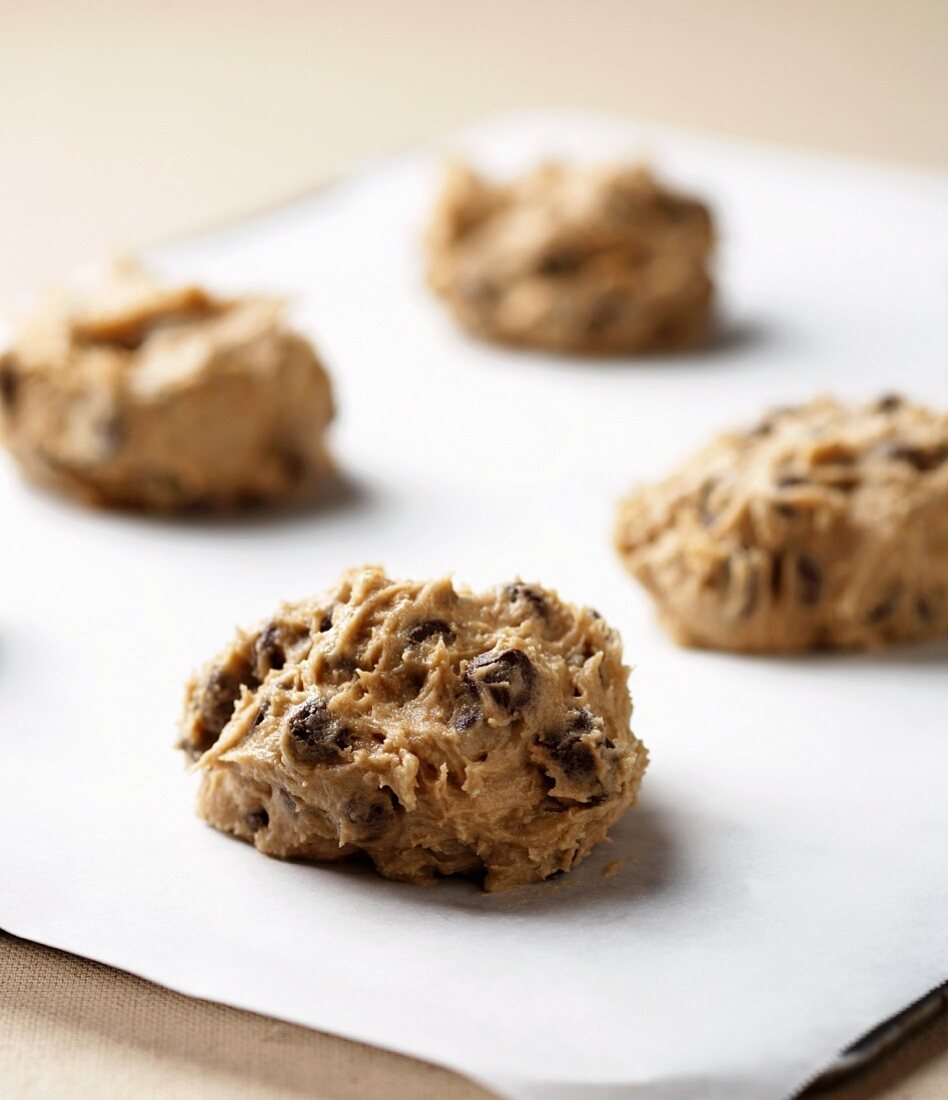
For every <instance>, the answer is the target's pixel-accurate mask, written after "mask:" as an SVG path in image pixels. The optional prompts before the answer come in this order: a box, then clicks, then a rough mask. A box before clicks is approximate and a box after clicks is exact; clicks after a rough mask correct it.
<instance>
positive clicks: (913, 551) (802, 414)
mask: <svg viewBox="0 0 948 1100" xmlns="http://www.w3.org/2000/svg"><path fill="white" fill-rule="evenodd" d="M616 542H617V546H618V550H619V553H620V554H621V556H622V559H623V561H624V562H625V565H626V567H627V568H628V569H629V571H630V572H631V573H632V574H633V575H634V576H636V577H637V578H638V579H639V580H640V581H641V582H642V583H643V584H644V585H645V587H646V588H647V589H648V590H649V591H650V592H651V593H652V595H653V596H654V597H655V599H656V601H657V603H658V607H659V610H660V613H661V617H662V619H663V621H664V623H665V625H666V626H667V627H668V629H669V630H670V631H671V633H672V634H673V635H674V636H675V638H676V639H677V640H678V641H679V642H681V643H683V644H684V645H694V646H708V647H711V648H715V649H732V650H745V651H748V652H773V653H776V652H789V651H793V650H804V649H810V648H824V647H833V648H837V647H838V648H848V647H854V648H869V647H875V646H882V645H887V644H889V643H891V642H903V641H911V640H922V639H926V638H934V637H936V636H938V635H941V634H944V633H946V632H948V416H946V415H944V414H939V413H935V412H932V411H931V410H929V409H925V408H922V407H920V406H918V405H910V404H908V403H907V402H906V401H904V400H903V399H901V398H899V397H897V396H894V395H893V396H889V397H884V398H882V399H880V400H879V401H876V402H875V403H873V404H870V405H866V406H864V407H862V408H852V407H849V406H846V405H843V404H840V403H839V402H837V401H834V400H831V399H830V398H827V397H821V398H818V399H816V400H815V401H812V402H811V403H810V404H808V405H803V406H801V407H799V408H786V409H774V410H773V411H772V412H770V413H769V414H768V415H767V416H765V417H764V419H763V420H761V421H760V423H759V424H757V425H756V427H753V428H751V429H750V430H749V431H743V432H730V433H727V434H725V435H722V436H720V437H719V438H718V439H716V440H715V441H714V442H713V443H712V444H711V445H710V446H708V447H706V448H705V449H704V450H703V451H700V452H698V454H696V455H695V456H694V457H693V458H691V459H690V460H689V461H687V462H686V463H685V464H684V465H683V466H682V467H681V468H680V469H679V470H678V471H677V472H675V473H674V474H672V475H671V477H668V478H666V479H665V480H664V481H662V482H659V483H658V484H657V485H652V486H647V487H645V488H641V489H638V490H637V491H635V492H633V493H632V495H631V496H629V497H628V498H627V499H626V500H625V501H624V502H623V503H622V504H621V506H620V509H619V523H618V527H617V531H616Z"/></svg>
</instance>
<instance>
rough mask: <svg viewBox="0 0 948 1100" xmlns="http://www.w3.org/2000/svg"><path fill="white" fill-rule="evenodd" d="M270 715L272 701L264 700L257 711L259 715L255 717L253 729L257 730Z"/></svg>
mask: <svg viewBox="0 0 948 1100" xmlns="http://www.w3.org/2000/svg"><path fill="white" fill-rule="evenodd" d="M269 713H270V701H269V700H268V699H264V701H263V702H262V703H261V704H260V709H259V710H258V711H257V713H256V715H255V717H254V720H253V728H254V729H256V728H257V726H259V725H260V723H261V722H262V721H263V720H264V718H266V716H267V715H268V714H269Z"/></svg>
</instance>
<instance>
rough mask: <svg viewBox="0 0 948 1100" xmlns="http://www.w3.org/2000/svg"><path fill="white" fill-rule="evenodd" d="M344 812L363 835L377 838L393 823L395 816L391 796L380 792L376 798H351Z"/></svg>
mask: <svg viewBox="0 0 948 1100" xmlns="http://www.w3.org/2000/svg"><path fill="white" fill-rule="evenodd" d="M343 812H344V813H345V815H346V817H347V819H348V820H349V821H350V822H351V823H352V824H353V825H355V826H356V828H357V829H358V830H359V831H360V832H361V833H363V834H365V835H366V836H369V837H375V836H378V835H379V833H381V832H384V830H385V829H386V827H387V826H388V825H389V824H390V823H391V821H392V819H393V818H394V816H395V807H394V806H393V804H392V798H391V796H390V795H389V796H386V794H385V793H384V792H380V793H379V795H378V797H376V798H364V797H361V796H356V797H355V798H350V799H349V801H348V802H347V803H346V805H345V808H344V811H343Z"/></svg>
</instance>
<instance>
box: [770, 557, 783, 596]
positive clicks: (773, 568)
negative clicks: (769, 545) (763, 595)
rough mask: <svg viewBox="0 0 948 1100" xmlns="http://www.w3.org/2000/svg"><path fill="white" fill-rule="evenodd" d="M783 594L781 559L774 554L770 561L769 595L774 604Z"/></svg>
mask: <svg viewBox="0 0 948 1100" xmlns="http://www.w3.org/2000/svg"><path fill="white" fill-rule="evenodd" d="M782 592H783V558H782V557H781V556H780V555H779V554H774V556H773V557H772V558H771V559H770V595H771V597H772V598H773V601H774V603H776V602H777V600H779V599H780V595H781V593H782Z"/></svg>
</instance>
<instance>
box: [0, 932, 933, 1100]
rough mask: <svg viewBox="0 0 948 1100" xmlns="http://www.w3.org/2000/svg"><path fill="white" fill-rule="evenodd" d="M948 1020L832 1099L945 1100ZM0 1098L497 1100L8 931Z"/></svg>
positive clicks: (420, 1068) (398, 1061) (435, 1072)
mask: <svg viewBox="0 0 948 1100" xmlns="http://www.w3.org/2000/svg"><path fill="white" fill-rule="evenodd" d="M946 1078H948V1013H943V1014H942V1015H941V1016H940V1017H939V1018H938V1019H937V1020H935V1021H933V1022H932V1023H931V1024H929V1025H927V1026H926V1027H924V1028H923V1029H921V1030H920V1031H918V1032H917V1033H916V1034H915V1035H913V1036H911V1037H910V1038H909V1039H907V1040H906V1041H905V1042H903V1043H902V1044H901V1045H900V1046H899V1047H897V1048H896V1049H895V1050H893V1051H892V1052H891V1053H889V1054H888V1055H887V1056H885V1057H884V1058H883V1059H882V1060H881V1061H880V1062H878V1063H877V1064H875V1065H874V1066H872V1067H871V1068H870V1069H869V1070H867V1071H864V1072H863V1073H861V1074H860V1075H859V1076H858V1077H857V1078H854V1079H853V1080H850V1081H847V1082H845V1083H841V1084H839V1085H837V1086H836V1087H834V1088H832V1089H830V1090H824V1091H821V1092H818V1093H817V1092H815V1091H814V1092H812V1093H807V1094H806V1095H807V1096H811V1095H812V1096H813V1097H814V1100H815V1098H816V1097H817V1096H819V1097H820V1098H822V1100H870V1098H876V1097H886V1100H943V1098H944V1095H945V1090H944V1081H945V1080H946ZM0 1091H2V1093H3V1095H4V1096H5V1097H10V1098H11V1100H19V1098H21V1097H22V1098H23V1100H47V1098H48V1100H53V1098H59V1097H65V1096H68V1097H70V1100H110V1098H111V1097H116V1098H118V1097H121V1098H123V1100H124V1098H125V1097H130V1096H134V1097H136V1098H137V1100H148V1098H149V1097H156V1098H158V1097H160V1098H161V1100H174V1098H176V1097H180V1098H181V1100H193V1098H194V1097H195V1096H200V1097H201V1100H217V1098H220V1100H225V1098H226V1100H241V1098H243V1097H247V1098H248V1100H249V1098H251V1097H252V1098H253V1100H287V1098H289V1097H302V1096H306V1097H309V1098H312V1100H357V1098H364V1097H368V1096H385V1097H386V1100H489V1097H490V1096H491V1095H492V1094H491V1093H489V1092H487V1091H486V1090H484V1089H482V1088H480V1087H478V1086H477V1085H475V1084H473V1083H472V1082H470V1081H468V1080H466V1079H465V1078H463V1077H460V1076H458V1075H457V1074H455V1073H450V1072H449V1071H447V1070H444V1069H439V1068H438V1067H436V1066H432V1065H428V1064H427V1063H425V1062H418V1061H416V1060H414V1059H412V1058H404V1057H402V1056H401V1055H398V1054H391V1053H389V1052H387V1051H383V1050H378V1049H376V1048H374V1047H369V1046H364V1045H363V1044H361V1043H352V1042H349V1041H348V1040H346V1039H338V1038H335V1037H334V1036H331V1035H325V1034H323V1033H322V1032H319V1031H309V1030H307V1029H306V1028H301V1027H294V1026H292V1025H291V1024H284V1023H280V1022H278V1021H276V1020H271V1019H268V1018H267V1017H265V1016H257V1015H254V1014H253V1013H250V1012H240V1011H238V1010H237V1009H234V1008H225V1007H224V1006H222V1005H215V1004H210V1003H208V1002H207V1001H197V1000H193V999H192V998H190V997H182V996H181V994H179V993H172V992H170V991H169V990H167V989H162V988H161V987H160V986H155V985H152V984H151V983H150V982H146V981H143V980H142V979H141V978H136V977H133V976H132V975H131V974H125V973H123V972H122V971H120V970H112V969H110V968H109V967H106V966H101V965H100V964H98V963H93V962H89V961H88V960H87V959H79V958H76V957H75V956H73V955H66V954H63V953H61V952H59V951H53V950H51V949H50V948H47V947H39V946H37V945H36V944H31V943H27V942H26V941H25V940H18V939H14V938H13V937H12V936H7V935H4V934H0Z"/></svg>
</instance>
